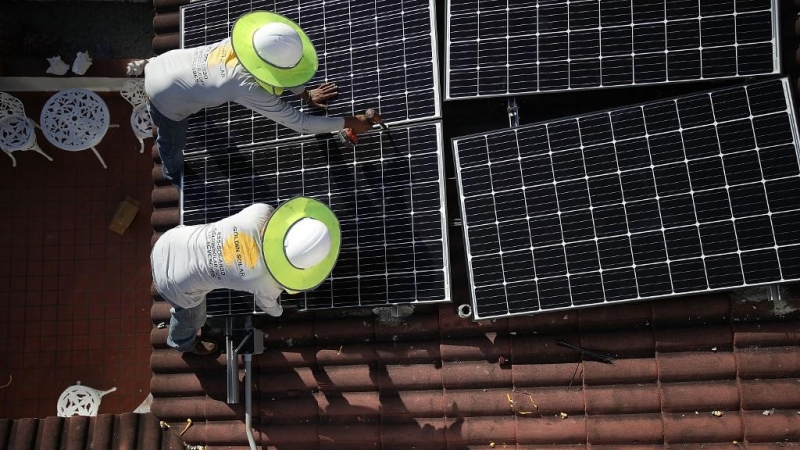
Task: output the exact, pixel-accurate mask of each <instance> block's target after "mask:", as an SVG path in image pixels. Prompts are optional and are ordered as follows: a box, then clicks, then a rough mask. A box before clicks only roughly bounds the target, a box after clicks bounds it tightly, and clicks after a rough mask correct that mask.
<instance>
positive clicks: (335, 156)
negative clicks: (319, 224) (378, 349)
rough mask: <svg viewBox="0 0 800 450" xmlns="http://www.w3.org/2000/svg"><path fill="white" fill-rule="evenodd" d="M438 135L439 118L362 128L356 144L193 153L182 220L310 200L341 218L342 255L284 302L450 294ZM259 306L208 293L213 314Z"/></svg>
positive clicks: (353, 303) (386, 300)
mask: <svg viewBox="0 0 800 450" xmlns="http://www.w3.org/2000/svg"><path fill="white" fill-rule="evenodd" d="M441 139H442V138H441V125H440V124H439V123H438V122H436V123H428V124H420V125H413V126H408V127H404V126H395V127H392V128H391V131H380V132H379V131H374V132H370V133H367V134H364V135H362V136H361V141H360V143H359V145H358V146H357V147H356V149H355V150H348V149H344V148H342V146H341V145H340V144H339V143H338V141H337V140H335V139H320V140H313V139H306V140H300V141H295V142H292V143H281V144H274V145H261V146H256V147H254V148H251V149H248V150H246V151H244V150H243V151H239V152H237V153H231V154H219V155H205V156H199V155H198V156H193V157H189V158H187V159H186V162H185V168H184V176H183V186H182V193H183V196H182V202H181V210H182V214H183V224H184V225H198V224H205V223H209V222H213V221H216V220H220V219H223V218H225V217H228V216H230V215H232V214H235V213H237V212H239V211H241V210H242V209H244V208H245V207H246V206H249V205H250V204H252V203H254V202H263V203H267V204H270V205H272V206H277V205H279V204H281V203H282V202H285V201H287V200H289V199H291V198H293V197H296V196H298V195H304V196H307V197H313V198H316V199H318V200H320V201H322V202H324V203H326V204H327V205H329V206H330V207H331V209H332V210H333V211H334V212H335V213H336V215H337V217H338V219H339V221H340V223H341V227H342V248H341V253H340V257H339V261H338V263H337V265H336V267H335V268H334V270H333V273H332V275H331V278H330V279H328V280H327V281H326V282H324V283H323V284H322V285H321V286H319V287H318V288H317V289H315V290H314V291H311V292H309V293H307V294H304V295H298V296H289V297H286V298H284V299H283V301H284V302H291V303H294V302H296V303H298V304H299V307H300V309H325V308H336V307H364V306H385V305H390V304H402V303H430V302H441V301H449V300H450V291H449V285H450V282H449V278H450V274H449V267H448V266H449V262H448V256H447V253H448V243H447V235H446V221H445V207H444V176H443V174H442V170H443V169H442V168H443V165H442V150H441V148H442V146H441ZM254 312H256V313H257V312H258V311H257V310H256V307H255V305H254V302H253V296H252V295H250V294H246V293H240V292H234V291H227V290H220V291H214V292H212V293H211V294H209V296H208V313H209V315H212V316H213V315H231V314H253V313H254Z"/></svg>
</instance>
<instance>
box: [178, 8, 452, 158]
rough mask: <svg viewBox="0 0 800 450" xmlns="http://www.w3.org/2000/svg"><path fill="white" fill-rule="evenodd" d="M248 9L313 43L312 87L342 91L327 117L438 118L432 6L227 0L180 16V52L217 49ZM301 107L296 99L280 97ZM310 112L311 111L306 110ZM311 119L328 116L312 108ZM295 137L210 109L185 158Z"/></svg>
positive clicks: (199, 119)
mask: <svg viewBox="0 0 800 450" xmlns="http://www.w3.org/2000/svg"><path fill="white" fill-rule="evenodd" d="M251 10H269V11H274V12H277V13H280V14H282V15H284V16H286V17H288V18H290V19H292V20H294V21H295V22H297V23H298V24H299V25H300V26H301V27H302V28H303V30H304V31H305V32H306V34H308V36H309V37H310V38H311V41H312V42H313V43H314V45H315V47H316V49H317V55H318V57H319V70H318V71H317V74H316V75H315V76H314V78H313V79H312V80H311V81H310V82H309V83H308V84H307V85H308V86H309V87H310V88H311V87H315V86H318V85H319V84H321V83H322V82H324V81H328V82H334V83H336V84H337V86H338V88H339V95H338V96H337V98H335V99H333V100H331V101H330V102H329V107H328V110H327V114H328V115H330V116H344V115H350V116H351V115H355V114H360V113H363V112H364V110H366V109H367V108H376V109H377V110H378V111H380V113H381V116H382V117H383V119H384V121H386V122H387V123H390V124H391V123H404V122H408V121H415V120H421V119H435V118H438V117H439V115H440V110H439V84H438V68H437V67H438V62H437V53H436V38H435V37H436V27H435V26H434V24H435V21H434V17H435V9H434V3H433V0H403V1H397V0H377V1H374V0H371V1H366V0H352V1H336V2H331V1H327V2H326V1H323V0H303V1H298V0H291V1H289V0H277V1H272V0H271V1H266V0H253V1H250V0H222V1H213V2H205V3H193V4H190V5H187V6H184V7H183V8H182V9H181V17H182V20H181V26H182V30H181V37H182V41H181V46H182V47H196V46H201V45H206V44H212V43H215V42H219V41H221V40H222V39H224V38H226V37H228V36H229V35H230V29H231V27H233V23H234V22H235V21H236V19H237V18H238V17H240V16H241V15H242V14H244V13H246V12H248V11H251ZM283 99H284V100H286V101H287V102H288V103H290V104H291V105H292V106H294V107H296V108H298V109H299V108H301V107H303V106H305V105H301V102H300V99H299V97H298V96H296V95H294V94H291V93H286V94H285V95H284V97H283ZM306 109H307V107H306ZM306 112H307V113H312V114H326V112H324V111H322V112H321V111H319V110H316V109H312V110H311V111H306ZM297 136H298V133H297V132H295V131H293V130H290V129H288V128H285V127H283V126H281V125H278V124H276V123H274V122H272V121H271V120H269V119H267V118H265V117H263V116H261V115H260V114H258V113H255V112H253V111H251V110H250V109H248V108H246V107H244V106H241V105H238V104H236V103H226V104H223V105H220V106H218V107H215V108H208V109H206V110H204V111H201V112H199V113H197V114H194V115H193V116H191V117H190V118H189V131H188V136H187V145H186V150H185V153H186V154H193V153H200V152H205V151H210V150H219V149H227V148H233V149H235V148H240V147H242V146H247V145H252V144H259V143H267V142H274V141H276V140H284V139H289V138H294V137H297Z"/></svg>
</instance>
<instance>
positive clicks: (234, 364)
mask: <svg viewBox="0 0 800 450" xmlns="http://www.w3.org/2000/svg"><path fill="white" fill-rule="evenodd" d="M233 344H234V342H233V317H226V318H225V356H226V357H227V359H228V378H227V386H228V400H227V403H228V404H229V405H233V404H236V403H239V356H238V355H237V354H236V351H235V349H234V347H233Z"/></svg>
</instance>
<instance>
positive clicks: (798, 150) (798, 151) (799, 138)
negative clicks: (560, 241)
mask: <svg viewBox="0 0 800 450" xmlns="http://www.w3.org/2000/svg"><path fill="white" fill-rule="evenodd" d="M775 81H778V80H775ZM780 82H781V84H782V87H783V92H784V97H785V99H786V105H787V113H788V115H789V125H790V128H791V134H792V139H793V144H794V148H795V155H796V157H797V161H798V165H800V129H799V128H798V120H799V119H800V116H798V115H797V113H796V111H797V110H796V109H795V105H794V101H793V96H792V89H791V86H790V84H789V80H788V79H787V78H782V79H780ZM749 85H750V84H748V85H740V86H733V87H729V88H722V89H715V90H710V91H705V92H699V93H693V94H688V95H686V96H684V97H692V96H697V95H702V94H704V93H708V94H713V93H715V92H724V91H725V90H727V89H734V88H737V87H743V86H749ZM681 98H683V97H674V98H670V99H662V100H658V101H651V102H646V103H639V104H632V105H628V106H623V107H620V108H614V109H608V110H603V111H596V112H592V113H587V114H581V115H577V116H569V117H560V118H556V119H554V120H552V121H547V122H539V123H536V124H530V125H529V126H535V125H538V124H545V123H551V122H562V121H567V120H571V119H578V118H580V117H585V116H588V115H596V114H603V113H609V114H610V113H611V112H613V111H617V110H620V109H626V108H633V107H637V106H641V107H644V106H647V105H651V104H656V103H662V102H665V101H669V100H674V101H678V100H680V99H681ZM497 131H508V129H502V130H497ZM490 134H491V132H485V133H475V134H471V135H465V136H458V137H455V138H452V139H451V144H452V146H453V159H454V163H455V170H456V174H457V175H456V182H457V186H458V198H459V209H460V214H461V223H462V233H463V239H464V252H465V256H466V260H467V270H468V277H469V290H470V301H471V307H472V317H473V320H474V321H480V320H486V319H497V318H506V317H512V316H529V315H534V314H545V313H550V312H556V311H567V310H574V309H578V308H580V309H583V308H591V307H598V306H606V305H613V304H624V303H631V302H639V301H648V300H655V299H659V298H676V297H686V296H691V295H698V294H707V293H712V292H721V291H730V290H731V289H738V288H745V287H762V286H774V285H776V284H780V283H781V281H771V282H764V283H747V282H746V280H744V278H742V280H743V284H742V285H738V286H726V287H719V288H711V287H708V288H707V289H703V290H699V291H687V292H680V293H676V292H673V293H672V294H668V295H654V296H644V297H638V298H633V299H630V300H614V301H608V300H605V299H604V300H603V301H602V302H599V303H592V304H586V305H574V304H573V305H569V306H564V307H554V308H547V309H543V308H541V305H540V307H539V309H537V310H532V311H522V312H509V313H505V314H493V315H483V316H481V315H480V313H479V308H478V299H477V297H476V293H475V277H474V272H473V263H472V251H471V249H470V238H469V229H468V228H469V226H468V225H469V223H468V220H467V218H466V217H465V214H466V213H465V211H466V205H465V196H464V194H463V193H464V186H463V184H462V176H461V172H462V167H461V162H460V159H459V149H458V141H459V140H460V139H468V138H472V137H477V136H483V137H487V136H488V135H490ZM626 220H627V219H626ZM496 223H497V222H496ZM662 227H663V225H662ZM737 242H738V239H737ZM795 245H796V246H795V248H796V249H797V250H798V251H800V244H795ZM776 247H777V244H776ZM504 284H505V283H504ZM537 302H538V296H537Z"/></svg>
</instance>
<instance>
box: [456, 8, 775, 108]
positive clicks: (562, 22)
mask: <svg viewBox="0 0 800 450" xmlns="http://www.w3.org/2000/svg"><path fill="white" fill-rule="evenodd" d="M447 7H448V9H447V62H446V65H447V67H446V98H447V99H457V98H470V97H482V96H508V95H518V94H527V93H535V92H547V91H564V90H572V89H591V88H602V87H610V86H629V85H637V84H653V83H668V82H679V81H689V80H702V79H713V78H727V77H737V76H750V75H759V74H772V73H778V72H779V71H780V65H779V64H780V62H779V48H778V36H777V19H776V17H777V4H776V1H775V0H772V1H770V0H756V1H751V0H728V1H719V0H699V1H697V0H669V1H667V0H636V1H633V2H632V1H630V0H602V1H600V0H577V1H575V0H571V1H564V0H546V1H544V0H520V1H510V2H494V1H489V2H487V1H483V0H481V1H478V0H448V3H447Z"/></svg>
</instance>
